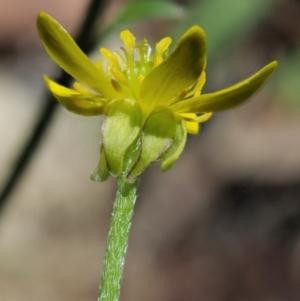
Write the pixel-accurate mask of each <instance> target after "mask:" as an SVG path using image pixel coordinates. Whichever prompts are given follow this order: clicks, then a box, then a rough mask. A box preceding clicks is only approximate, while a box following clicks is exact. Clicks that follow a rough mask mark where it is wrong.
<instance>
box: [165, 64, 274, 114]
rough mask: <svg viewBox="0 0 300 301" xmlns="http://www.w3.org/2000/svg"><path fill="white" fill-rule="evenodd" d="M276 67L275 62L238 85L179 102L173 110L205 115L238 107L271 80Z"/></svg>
mask: <svg viewBox="0 0 300 301" xmlns="http://www.w3.org/2000/svg"><path fill="white" fill-rule="evenodd" d="M276 67H277V62H276V61H274V62H272V63H270V64H268V65H267V66H265V67H264V68H262V69H261V70H260V71H258V72H257V73H256V74H254V75H253V76H251V77H249V78H248V79H246V80H243V81H242V82H240V83H238V84H235V85H233V86H231V87H228V88H226V89H224V90H221V91H218V92H215V93H209V94H203V95H200V96H196V97H193V98H190V99H188V100H186V101H181V102H178V103H176V104H174V105H173V106H171V108H172V109H173V110H174V112H176V113H185V112H189V113H200V112H201V113H204V112H216V111H222V110H227V109H230V108H233V107H236V106H238V105H240V104H242V103H243V102H245V101H247V100H248V99H249V98H250V97H251V96H252V95H253V94H254V93H255V92H257V91H258V90H259V88H261V87H262V86H263V84H264V83H265V82H266V81H267V80H268V79H269V77H270V76H271V75H272V73H273V72H274V70H275V69H276Z"/></svg>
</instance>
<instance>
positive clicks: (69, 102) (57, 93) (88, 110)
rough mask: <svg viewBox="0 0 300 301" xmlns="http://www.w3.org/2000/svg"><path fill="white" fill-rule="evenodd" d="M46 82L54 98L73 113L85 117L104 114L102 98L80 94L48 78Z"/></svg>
mask: <svg viewBox="0 0 300 301" xmlns="http://www.w3.org/2000/svg"><path fill="white" fill-rule="evenodd" d="M44 79H45V82H46V84H47V86H48V88H49V90H50V91H51V93H52V94H53V96H54V97H55V98H56V99H57V100H58V101H59V102H60V103H61V104H62V105H63V106H64V107H65V108H66V109H67V110H69V111H71V112H72V113H75V114H78V115H83V116H96V115H101V114H102V113H103V104H104V101H103V99H102V98H100V97H97V96H93V95H92V94H91V96H88V95H83V94H80V93H79V92H77V91H75V90H72V89H68V88H66V87H64V86H61V85H59V84H58V83H56V82H54V81H52V80H51V79H49V78H48V77H47V76H45V77H44Z"/></svg>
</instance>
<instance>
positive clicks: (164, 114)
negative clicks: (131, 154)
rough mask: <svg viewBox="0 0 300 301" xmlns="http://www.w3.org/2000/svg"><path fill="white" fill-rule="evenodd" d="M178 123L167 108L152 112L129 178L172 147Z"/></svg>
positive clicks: (137, 174) (139, 172) (131, 178)
mask: <svg viewBox="0 0 300 301" xmlns="http://www.w3.org/2000/svg"><path fill="white" fill-rule="evenodd" d="M176 124H177V121H176V120H175V118H174V116H173V113H172V112H171V111H170V110H169V109H167V108H164V107H163V108H158V109H157V110H155V111H154V112H152V113H151V114H150V116H149V117H148V119H147V121H146V123H145V126H144V129H143V135H142V139H141V147H142V151H141V155H140V157H139V160H138V161H137V163H136V165H135V166H134V167H133V169H132V170H131V172H130V173H129V176H128V178H129V180H133V179H135V178H136V177H138V176H139V175H140V174H141V173H142V172H143V171H144V170H145V169H146V168H147V167H148V166H149V165H150V164H151V163H152V162H153V161H155V160H157V159H158V158H159V157H160V156H161V154H163V153H164V152H165V151H166V150H167V149H168V148H169V147H170V145H171V144H172V142H173V139H174V136H175V132H176Z"/></svg>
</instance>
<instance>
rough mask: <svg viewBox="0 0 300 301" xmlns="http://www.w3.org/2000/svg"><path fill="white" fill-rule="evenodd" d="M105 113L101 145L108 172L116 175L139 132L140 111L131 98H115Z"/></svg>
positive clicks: (140, 125) (120, 170)
mask: <svg viewBox="0 0 300 301" xmlns="http://www.w3.org/2000/svg"><path fill="white" fill-rule="evenodd" d="M106 115H107V118H106V119H105V121H104V123H103V127H102V132H103V139H102V145H103V148H104V152H105V156H106V160H107V165H108V170H109V173H110V174H111V175H112V176H114V177H118V176H119V175H120V174H121V172H122V170H123V165H124V162H123V161H124V155H125V153H126V150H127V149H128V147H129V146H130V145H131V144H132V143H133V141H134V140H135V139H136V138H137V137H138V135H139V134H140V132H141V128H142V111H141V108H140V106H139V105H138V104H137V103H136V102H135V101H133V100H131V99H117V100H115V101H113V102H112V103H111V104H110V105H109V106H108V108H107V114H106Z"/></svg>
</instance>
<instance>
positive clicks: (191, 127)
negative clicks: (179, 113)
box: [185, 121, 199, 135]
mask: <svg viewBox="0 0 300 301" xmlns="http://www.w3.org/2000/svg"><path fill="white" fill-rule="evenodd" d="M185 126H186V130H187V132H188V133H189V134H193V135H196V134H198V132H199V123H198V122H196V121H186V122H185Z"/></svg>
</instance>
